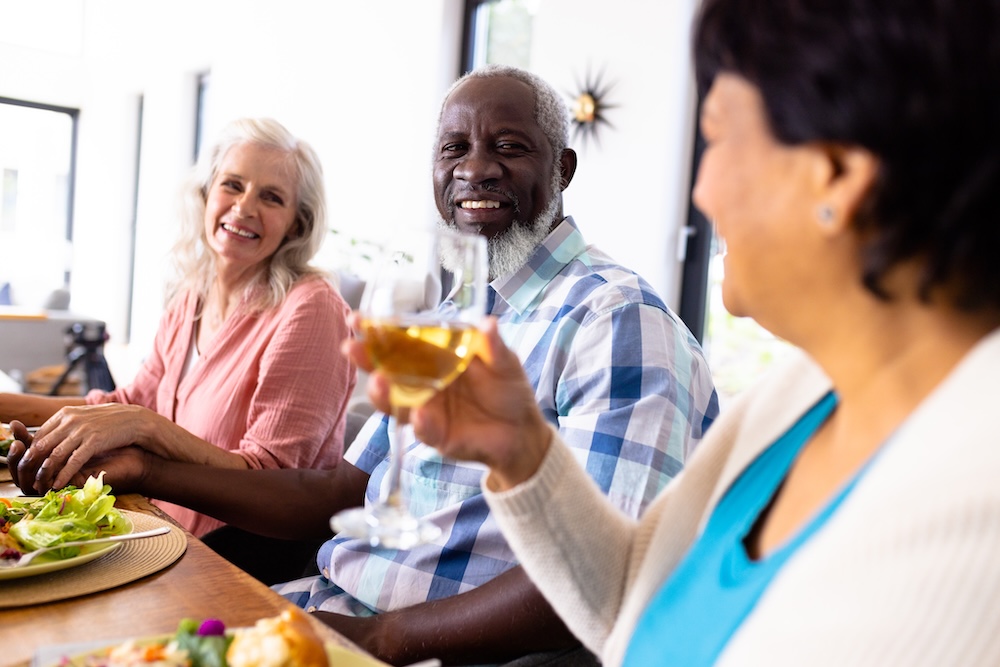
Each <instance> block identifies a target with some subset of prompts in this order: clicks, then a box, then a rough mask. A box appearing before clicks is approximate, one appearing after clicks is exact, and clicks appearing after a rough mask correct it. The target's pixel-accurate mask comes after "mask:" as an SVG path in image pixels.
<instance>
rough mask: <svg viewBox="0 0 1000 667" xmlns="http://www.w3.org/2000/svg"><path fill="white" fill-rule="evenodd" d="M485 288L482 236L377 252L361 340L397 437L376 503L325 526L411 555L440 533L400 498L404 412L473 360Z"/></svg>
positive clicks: (414, 239)
mask: <svg viewBox="0 0 1000 667" xmlns="http://www.w3.org/2000/svg"><path fill="white" fill-rule="evenodd" d="M486 284H487V257H486V241H485V239H483V238H482V237H481V236H477V235H469V234H462V233H459V232H456V231H451V230H446V229H424V228H420V229H413V230H403V231H400V232H399V233H397V234H395V235H394V236H393V238H392V239H391V240H390V241H388V242H386V244H385V245H384V247H383V248H382V252H381V258H380V259H379V261H378V265H377V269H376V273H375V274H374V275H373V277H372V278H371V280H370V281H369V282H368V284H367V285H366V286H365V291H364V294H363V295H362V299H361V306H360V308H359V314H360V316H361V326H360V335H361V338H362V340H363V341H364V344H365V348H366V350H367V353H368V355H369V357H370V358H371V360H372V362H373V363H374V365H375V367H376V368H377V369H378V370H379V371H380V372H381V373H382V374H383V375H384V376H385V377H386V378H387V379H388V380H389V383H390V390H389V402H390V404H391V408H392V416H393V418H394V421H395V433H394V436H393V437H392V438H390V465H389V472H388V475H387V481H386V484H385V486H384V487H383V491H382V498H381V499H380V500H379V501H378V502H377V503H374V504H373V505H372V506H370V507H365V508H358V509H352V510H347V511H345V512H340V513H338V514H337V515H335V516H334V517H333V519H332V520H331V524H332V526H333V529H334V530H335V531H337V532H338V533H339V534H343V535H350V536H353V537H359V538H362V539H366V540H368V541H369V543H371V544H372V545H373V546H384V547H387V548H394V549H408V548H412V547H414V546H416V545H418V544H423V543H425V542H428V541H431V540H433V539H434V538H435V537H437V535H438V534H439V532H440V529H439V528H438V527H437V526H435V525H434V524H433V523H431V522H429V521H426V520H424V519H422V518H420V517H415V516H412V515H411V514H410V512H409V511H408V509H407V507H406V503H405V498H404V496H403V493H404V491H405V490H404V489H403V488H402V484H401V479H400V473H401V470H402V469H401V464H402V460H403V452H404V448H405V447H406V446H407V445H408V444H409V443H410V442H412V437H411V434H410V429H409V411H410V410H411V409H412V408H414V407H418V406H420V405H422V404H423V403H425V402H426V401H427V400H428V399H430V398H431V397H432V396H433V395H434V393H435V392H437V391H439V390H440V389H442V388H444V387H446V386H447V385H448V384H449V383H450V382H452V381H453V380H454V379H455V378H456V377H458V375H460V374H461V373H462V371H464V370H465V368H466V367H467V366H468V364H469V362H470V361H471V360H472V359H473V357H474V356H475V354H476V341H477V340H478V332H477V330H476V328H475V327H476V324H477V322H478V321H479V320H480V319H481V318H482V316H483V315H484V313H485V311H486Z"/></svg>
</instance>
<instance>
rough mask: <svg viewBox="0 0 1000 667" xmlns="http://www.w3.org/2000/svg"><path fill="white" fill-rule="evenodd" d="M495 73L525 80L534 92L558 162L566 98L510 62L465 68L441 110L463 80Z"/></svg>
mask: <svg viewBox="0 0 1000 667" xmlns="http://www.w3.org/2000/svg"><path fill="white" fill-rule="evenodd" d="M496 77H510V78H511V79H517V80H518V81H521V82H522V83H525V84H527V85H528V86H529V87H530V88H531V89H532V90H533V91H534V93H535V121H537V122H538V126H539V127H540V128H541V129H542V132H543V133H544V134H545V137H546V138H547V139H548V140H549V145H550V146H551V147H552V156H553V158H554V159H555V161H556V162H557V163H558V162H559V158H560V156H561V155H562V152H563V151H564V150H566V147H567V146H568V145H569V108H568V107H567V106H566V102H565V101H564V100H563V98H562V97H560V95H559V93H558V92H556V89H555V88H553V87H552V86H550V85H549V84H548V83H546V82H545V80H544V79H542V78H541V77H539V76H536V75H535V74H532V73H531V72H528V71H526V70H523V69H521V68H519V67H513V66H511V65H484V66H482V67H477V68H476V69H474V70H472V71H471V72H468V73H467V74H465V75H463V76H462V77H461V78H459V79H458V81H456V82H455V83H453V84H452V85H451V88H449V89H448V92H447V93H446V94H445V96H444V102H442V103H441V112H442V113H443V112H444V107H445V104H446V103H447V102H448V98H449V97H451V94H452V93H453V92H455V89H456V88H458V87H459V86H460V85H461V84H462V83H463V82H465V81H467V80H468V79H490V78H496ZM440 124H441V115H440V113H439V114H438V125H439V126H440Z"/></svg>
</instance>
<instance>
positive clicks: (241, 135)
mask: <svg viewBox="0 0 1000 667" xmlns="http://www.w3.org/2000/svg"><path fill="white" fill-rule="evenodd" d="M242 144H256V145H258V146H264V147H267V148H274V149H277V150H280V151H285V152H287V153H288V155H289V157H291V159H292V160H291V162H292V164H293V166H294V168H295V171H296V173H295V174H294V176H295V177H296V181H297V183H298V190H297V192H296V193H295V201H296V210H295V223H294V224H293V225H292V229H291V231H290V233H289V238H288V239H286V240H285V241H284V242H282V244H281V245H280V246H279V247H278V250H277V252H275V253H274V255H272V256H271V260H270V262H269V263H268V266H267V269H266V271H265V273H264V275H262V276H261V277H260V279H259V280H258V281H256V282H254V283H252V284H250V285H247V288H246V289H247V290H248V293H249V296H250V300H249V301H248V306H249V307H250V308H251V309H253V310H266V309H268V308H271V307H273V306H276V305H278V304H279V303H281V301H282V300H284V298H285V296H286V295H287V294H288V291H289V290H290V289H291V288H292V285H294V284H295V282H296V281H298V280H300V279H301V278H303V277H305V276H310V275H325V272H324V271H322V270H321V269H319V268H317V267H314V266H311V265H310V264H309V262H310V260H312V258H313V257H315V256H316V253H317V252H319V248H320V246H321V245H322V243H323V239H324V238H325V236H326V233H327V228H326V192H325V189H324V186H323V168H322V166H321V165H320V161H319V156H318V155H317V154H316V152H315V151H314V150H313V149H312V147H311V146H309V144H307V143H306V142H304V141H302V140H300V139H297V138H295V137H294V136H292V134H291V133H289V132H288V130H286V129H285V128H284V126H282V125H281V124H280V123H278V122H277V121H275V120H272V119H270V118H243V119H240V120H236V121H233V122H231V123H229V124H228V125H227V126H226V127H225V128H224V129H223V130H222V132H221V133H220V135H219V137H218V139H216V141H215V143H213V144H212V145H211V146H210V147H209V148H208V149H207V150H205V151H202V154H201V156H200V157H199V158H198V163H197V164H196V165H195V167H194V169H193V171H192V173H191V176H190V177H189V179H188V181H187V183H186V184H185V186H184V189H183V201H182V206H181V216H180V217H181V231H180V237H179V239H178V241H177V243H176V244H175V245H174V249H173V265H174V270H175V273H174V276H173V277H172V279H171V280H170V282H169V284H168V286H167V300H168V302H169V301H172V300H173V299H175V298H177V297H179V296H180V295H182V294H184V293H186V292H195V293H196V294H198V295H199V296H200V297H201V298H202V299H203V300H204V299H205V297H207V296H208V291H209V289H210V288H211V286H212V283H213V281H214V280H215V261H216V256H215V253H214V252H213V251H212V250H211V248H210V247H209V246H208V244H207V242H206V241H207V239H206V238H205V223H204V218H205V202H206V198H207V195H208V190H209V188H210V187H211V186H212V182H213V180H214V179H215V177H216V175H217V174H218V172H219V168H220V166H221V165H222V160H223V158H225V156H226V153H228V152H229V150H230V149H232V148H233V147H234V146H239V145H242Z"/></svg>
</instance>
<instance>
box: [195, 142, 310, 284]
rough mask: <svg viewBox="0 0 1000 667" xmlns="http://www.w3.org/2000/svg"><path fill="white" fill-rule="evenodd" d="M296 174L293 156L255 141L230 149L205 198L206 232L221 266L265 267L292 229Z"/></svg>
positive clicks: (233, 268)
mask: <svg viewBox="0 0 1000 667" xmlns="http://www.w3.org/2000/svg"><path fill="white" fill-rule="evenodd" d="M297 192H298V179H297V178H296V173H295V164H294V162H293V160H292V157H291V156H290V155H289V154H288V153H286V152H284V151H281V150H278V149H274V148H268V147H264V146H260V145H257V144H253V143H245V144H238V145H236V146H234V147H232V148H231V149H229V151H228V152H227V153H226V155H225V157H223V159H222V162H221V163H220V165H219V171H218V173H216V175H215V177H214V178H213V180H212V184H211V186H210V187H209V190H208V194H207V197H206V201H205V237H206V242H207V244H208V247H209V248H211V249H212V251H213V252H214V253H215V255H216V256H217V260H218V263H219V268H220V270H221V269H223V268H226V269H231V270H236V271H238V272H246V271H248V270H249V271H251V272H254V271H256V270H260V269H263V267H264V266H266V264H267V261H268V260H269V259H270V258H271V256H272V255H274V253H275V252H277V250H278V248H279V247H280V246H281V243H282V241H284V239H285V237H286V236H288V234H289V233H290V232H291V231H292V227H293V225H294V224H295V212H296V208H297V203H298V202H297Z"/></svg>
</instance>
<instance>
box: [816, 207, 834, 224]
mask: <svg viewBox="0 0 1000 667" xmlns="http://www.w3.org/2000/svg"><path fill="white" fill-rule="evenodd" d="M816 217H817V218H819V224H821V225H823V226H826V225H829V224H832V223H833V207H832V206H830V205H829V204H821V205H820V206H819V207H818V208H817V209H816Z"/></svg>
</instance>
